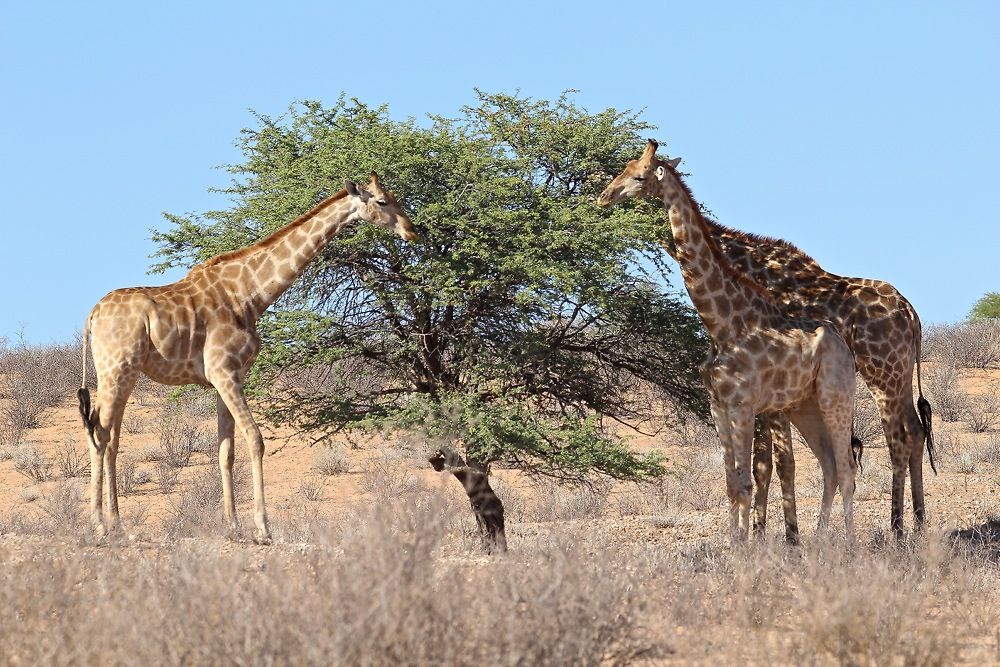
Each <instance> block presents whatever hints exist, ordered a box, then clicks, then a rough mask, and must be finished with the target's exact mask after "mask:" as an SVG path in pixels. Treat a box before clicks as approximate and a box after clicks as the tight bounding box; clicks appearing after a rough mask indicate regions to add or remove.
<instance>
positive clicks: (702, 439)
mask: <svg viewBox="0 0 1000 667" xmlns="http://www.w3.org/2000/svg"><path fill="white" fill-rule="evenodd" d="M673 434H674V437H675V438H676V441H677V444H678V445H680V446H681V447H691V448H695V449H705V448H709V447H715V446H718V445H719V433H718V431H716V430H715V427H714V426H712V425H711V424H708V423H707V422H705V421H703V420H701V419H699V418H698V417H697V416H695V415H693V414H690V413H687V414H681V415H680V417H679V422H678V424H677V426H676V427H675V428H674V429H673Z"/></svg>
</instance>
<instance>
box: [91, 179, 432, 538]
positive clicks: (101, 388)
mask: <svg viewBox="0 0 1000 667" xmlns="http://www.w3.org/2000/svg"><path fill="white" fill-rule="evenodd" d="M359 219H364V220H368V221H370V222H373V223H375V224H377V225H379V226H381V227H384V228H386V229H388V230H391V231H393V232H395V233H396V234H398V235H399V236H401V237H403V238H404V239H407V240H413V239H415V238H417V233H416V231H415V230H414V229H413V223H411V222H410V219H409V218H408V217H407V215H406V213H405V212H404V211H403V209H402V208H401V207H400V206H399V204H398V203H397V202H396V199H395V198H394V197H393V196H392V193H390V192H388V191H386V190H384V189H382V186H381V185H380V184H379V181H378V176H377V175H376V174H375V172H372V174H371V182H370V183H369V184H368V185H358V184H356V183H354V182H353V181H347V187H346V189H344V190H341V191H340V192H338V193H337V194H335V195H333V196H332V197H329V198H327V199H325V200H324V201H322V202H320V203H319V204H317V205H316V206H315V207H314V208H313V209H312V210H310V211H308V212H307V213H304V214H303V215H301V216H299V217H298V218H296V219H295V220H294V221H292V222H291V223H289V224H288V225H286V226H284V227H282V228H281V229H279V230H278V231H276V232H274V233H273V234H271V235H270V236H268V237H267V238H265V239H263V240H262V241H260V242H258V243H256V244H254V245H251V246H249V247H246V248H242V249H240V250H235V251H233V252H228V253H224V254H222V255H219V256H217V257H213V258H212V259H209V260H208V261H206V262H204V263H202V264H199V265H198V266H196V267H194V268H193V269H191V271H190V272H189V273H188V274H187V276H185V277H184V278H182V279H181V280H178V281H177V282H175V283H171V284H169V285H163V286H161V287H132V288H126V289H117V290H114V291H113V292H110V293H108V294H107V295H106V296H105V297H103V298H102V299H101V300H100V301H98V302H97V305H95V306H94V308H93V310H91V311H90V316H89V317H88V318H87V323H86V325H85V327H84V332H83V388H82V389H80V392H79V398H80V413H81V415H82V417H83V423H84V425H85V426H86V427H87V432H88V434H89V436H90V508H91V518H92V520H93V523H94V527H95V529H96V530H97V531H98V533H99V534H102V535H103V534H105V533H106V532H107V531H109V530H114V529H115V528H116V527H117V526H118V494H117V488H116V485H115V459H116V457H117V455H118V436H119V431H120V428H121V422H122V414H123V412H124V410H125V402H126V401H127V400H128V397H129V394H130V393H131V392H132V388H133V387H134V386H135V382H136V380H137V379H138V377H139V374H140V373H142V374H145V375H146V376H147V377H149V378H150V379H152V380H154V381H156V382H160V383H163V384H168V385H181V384H198V385H201V386H204V387H214V388H215V389H216V391H218V400H217V408H218V410H217V412H218V424H219V469H220V471H221V473H222V491H223V504H222V506H223V510H224V512H225V518H226V522H227V523H228V525H229V529H230V531H231V532H232V533H234V534H235V532H236V530H237V523H236V506H235V501H234V499H233V437H234V434H235V431H236V429H237V428H238V429H239V431H240V433H241V434H242V435H243V437H244V439H245V440H246V442H247V446H248V447H249V449H250V463H251V471H252V474H253V498H254V523H255V524H256V528H257V530H256V535H255V539H256V540H257V541H259V542H268V541H269V540H270V531H269V529H268V525H267V513H266V511H265V508H264V476H263V457H264V440H263V439H262V438H261V435H260V429H259V428H258V427H257V424H256V422H254V419H253V416H252V415H251V414H250V408H249V407H248V406H247V401H246V397H245V396H244V395H243V380H244V377H245V374H246V372H247V370H248V369H249V368H250V366H251V364H253V361H254V359H256V357H257V352H258V351H259V350H260V338H259V337H258V336H257V320H258V319H259V318H260V316H261V315H262V314H263V313H264V311H265V310H266V309H267V308H268V307H269V306H270V305H271V304H272V303H274V302H275V300H276V299H277V298H278V297H279V296H281V295H282V294H283V293H284V292H285V290H287V289H288V288H289V287H290V286H291V284H292V282H293V281H294V280H295V279H296V278H297V277H298V276H299V275H301V273H302V272H303V271H304V270H305V268H306V265H308V264H309V262H310V261H311V260H312V258H313V257H315V256H316V254H317V253H318V252H319V251H320V250H322V249H323V248H324V247H326V244H327V243H329V242H330V240H331V239H332V238H333V237H334V236H336V235H337V234H339V233H340V232H341V230H343V229H344V228H345V227H346V226H347V225H349V224H351V223H352V222H354V221H355V220H359ZM88 338H89V339H90V349H91V353H92V354H93V357H94V366H95V367H96V369H97V388H98V392H97V396H96V398H95V399H94V401H93V403H91V397H90V391H89V390H88V389H87V342H88ZM105 477H106V478H107V479H106V484H105V479H104V478H105ZM102 485H105V489H106V493H107V503H108V505H107V507H106V508H104V510H105V511H106V512H107V516H106V517H103V516H102V507H101V504H102V503H101V495H102V493H101V490H102V489H101V487H102Z"/></svg>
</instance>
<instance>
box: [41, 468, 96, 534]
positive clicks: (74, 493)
mask: <svg viewBox="0 0 1000 667" xmlns="http://www.w3.org/2000/svg"><path fill="white" fill-rule="evenodd" d="M39 508H40V509H41V511H42V514H43V516H44V517H45V526H44V528H46V530H47V532H50V533H52V534H55V535H72V536H77V535H80V534H81V533H82V532H83V530H84V525H85V519H84V512H83V491H82V490H81V487H80V484H79V483H77V482H73V481H65V482H59V483H57V484H56V485H54V486H53V487H52V488H51V489H50V490H49V492H48V493H47V494H45V497H44V501H43V502H42V503H41V504H40V507H39Z"/></svg>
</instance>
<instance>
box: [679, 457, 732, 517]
mask: <svg viewBox="0 0 1000 667" xmlns="http://www.w3.org/2000/svg"><path fill="white" fill-rule="evenodd" d="M668 474H670V475H672V476H673V477H674V479H675V480H676V487H675V488H676V493H675V496H676V501H677V507H678V508H682V509H686V510H695V511H699V512H704V511H706V510H711V509H716V508H718V507H720V506H721V505H722V504H723V502H724V501H725V499H726V493H725V491H726V486H725V481H724V478H725V467H724V465H723V461H722V448H721V447H716V448H712V449H705V448H702V449H701V450H699V451H697V452H695V453H693V455H692V456H690V457H689V458H686V459H683V460H681V461H678V463H677V465H676V466H674V467H673V468H670V469H669V470H668Z"/></svg>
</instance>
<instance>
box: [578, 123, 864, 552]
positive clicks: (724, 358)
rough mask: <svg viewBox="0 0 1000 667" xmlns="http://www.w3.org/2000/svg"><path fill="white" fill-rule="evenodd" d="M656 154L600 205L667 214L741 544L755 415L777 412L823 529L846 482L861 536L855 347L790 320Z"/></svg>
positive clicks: (820, 327) (818, 325)
mask: <svg viewBox="0 0 1000 667" xmlns="http://www.w3.org/2000/svg"><path fill="white" fill-rule="evenodd" d="M656 149H657V144H656V142H654V141H652V140H650V141H649V142H648V143H647V145H646V150H645V151H644V152H643V154H642V156H641V157H640V158H639V159H638V160H632V161H630V162H629V163H628V165H627V166H626V168H625V170H624V171H623V172H622V173H621V174H620V175H619V176H618V177H616V178H615V179H614V180H613V181H612V182H611V183H610V184H609V185H608V187H607V188H605V190H604V192H603V193H601V196H600V197H599V199H598V201H597V203H598V205H600V206H611V205H612V204H615V203H618V202H620V201H622V200H624V199H629V198H632V197H641V196H656V197H659V198H660V199H661V200H662V201H663V205H664V207H665V208H667V209H668V219H669V224H670V229H671V232H672V233H673V238H674V243H675V248H676V250H675V252H676V257H677V261H678V263H679V264H680V267H681V275H682V276H683V278H684V284H685V286H686V287H687V290H688V294H689V295H690V297H691V301H692V303H693V304H694V306H695V309H696V310H697V311H698V314H699V315H700V317H701V319H702V322H703V323H704V325H705V328H706V330H707V331H708V334H709V337H710V338H711V340H712V346H711V349H710V351H709V355H708V358H707V359H706V361H705V363H704V364H703V366H702V369H701V375H702V379H703V380H704V382H705V385H706V388H707V389H708V392H709V398H710V404H711V409H712V416H713V419H714V421H715V424H716V428H717V429H718V431H719V437H720V440H721V441H722V447H723V457H724V459H725V462H726V490H727V494H728V496H729V500H730V532H731V534H732V536H733V538H734V541H744V540H745V539H746V536H747V532H748V530H749V525H750V506H751V503H750V500H751V498H750V497H751V490H752V487H753V484H752V477H751V456H752V446H753V439H754V417H755V415H757V414H759V413H771V412H783V413H785V414H787V415H788V417H789V418H790V419H791V421H792V423H794V424H795V426H796V428H798V429H799V431H800V432H801V433H802V434H803V436H804V437H805V439H806V442H807V443H808V444H809V446H810V448H811V449H812V450H813V452H814V453H815V454H816V457H817V459H819V463H820V467H821V469H822V471H823V499H822V504H821V507H820V516H819V527H820V529H824V528H826V526H827V525H828V522H829V518H830V511H831V508H832V505H833V495H834V493H835V492H836V490H837V487H838V486H839V488H840V494H841V498H842V500H843V505H844V523H845V529H846V533H847V536H848V539H849V540H853V537H854V519H853V496H854V479H855V474H856V471H857V461H856V459H855V456H854V451H853V446H852V444H853V443H852V437H851V427H852V421H851V420H852V416H853V413H854V392H855V386H854V376H855V372H856V371H855V365H854V357H853V355H852V354H851V350H850V348H848V346H847V343H846V342H845V341H844V339H843V337H841V336H840V334H838V333H837V332H836V330H835V329H834V328H833V327H832V326H831V325H830V324H828V323H825V322H821V321H818V320H812V319H806V318H793V317H789V316H788V315H786V314H785V313H784V311H783V309H782V308H781V305H780V304H779V303H778V302H776V301H775V300H774V299H772V298H771V296H770V294H769V293H768V292H767V290H765V289H764V288H763V287H761V286H760V285H759V284H757V283H756V282H754V281H753V280H751V279H749V278H748V277H746V276H745V275H743V274H742V273H740V272H739V271H738V270H737V269H736V268H735V267H734V266H733V265H732V264H731V263H730V262H729V260H728V259H727V258H726V256H725V255H724V254H723V253H722V250H721V249H720V247H719V245H718V243H716V241H715V240H714V238H713V237H712V236H711V234H710V233H709V227H708V224H707V222H706V220H705V219H704V217H703V216H702V214H701V212H700V208H699V206H698V203H697V202H696V201H695V199H694V196H693V195H692V194H691V191H690V190H689V189H688V187H687V185H686V184H685V183H684V181H683V180H682V179H681V177H680V175H679V174H678V172H677V170H676V167H677V165H678V164H679V163H680V159H679V158H678V159H674V160H669V161H660V160H658V159H657V158H656Z"/></svg>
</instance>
